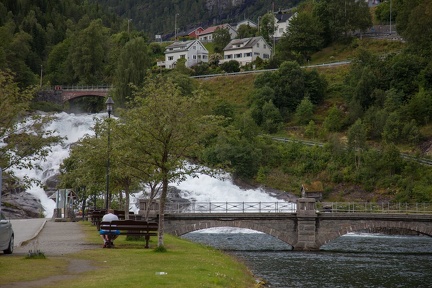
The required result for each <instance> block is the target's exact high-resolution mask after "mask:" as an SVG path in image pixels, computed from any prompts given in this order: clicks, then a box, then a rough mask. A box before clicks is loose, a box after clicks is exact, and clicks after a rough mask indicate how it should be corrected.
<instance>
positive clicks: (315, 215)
mask: <svg viewBox="0 0 432 288" xmlns="http://www.w3.org/2000/svg"><path fill="white" fill-rule="evenodd" d="M386 211H387V210H386ZM414 212H415V211H414ZM428 213H429V214H428ZM164 217H165V232H167V233H170V234H173V235H177V236H180V235H183V234H186V233H189V232H193V231H197V230H201V229H207V228H213V227H237V228H247V229H252V230H256V231H260V232H263V233H266V234H268V235H271V236H273V237H275V238H277V239H279V240H281V241H283V242H286V243H288V244H289V245H291V246H293V248H294V250H318V249H319V248H320V247H321V246H322V245H324V244H326V243H328V242H330V241H332V240H334V239H336V238H338V237H340V236H342V235H344V234H347V233H349V232H354V231H359V230H368V229H376V228H390V229H403V230H412V231H416V232H418V233H421V234H424V235H428V236H432V211H428V212H426V213H425V212H418V211H417V212H415V213H412V214H411V213H401V210H398V211H394V212H391V211H390V210H388V211H387V212H385V211H383V210H381V211H376V212H373V211H370V212H365V211H362V212H360V211H359V212H356V211H345V212H340V211H336V212H335V211H325V212H318V211H317V210H316V205H315V200H314V199H310V198H301V199H299V200H298V202H297V205H296V210H295V211H294V212H282V213H270V212H268V213H263V212H261V213H226V212H225V213H196V212H195V213H168V214H166V215H165V216H164Z"/></svg>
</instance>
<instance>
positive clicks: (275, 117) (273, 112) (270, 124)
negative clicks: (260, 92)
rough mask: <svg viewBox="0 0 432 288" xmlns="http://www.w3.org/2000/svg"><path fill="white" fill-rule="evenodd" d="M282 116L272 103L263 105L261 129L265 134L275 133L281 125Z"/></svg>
mask: <svg viewBox="0 0 432 288" xmlns="http://www.w3.org/2000/svg"><path fill="white" fill-rule="evenodd" d="M282 120H283V119H282V116H281V114H280V111H279V110H278V109H277V108H276V106H275V105H274V104H273V102H272V101H268V102H266V103H264V105H263V106H262V123H261V127H262V128H263V130H264V131H266V132H267V133H276V132H277V131H278V130H279V129H280V128H281V124H282V122H283V121H282Z"/></svg>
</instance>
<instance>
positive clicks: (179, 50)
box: [157, 40, 208, 69]
mask: <svg viewBox="0 0 432 288" xmlns="http://www.w3.org/2000/svg"><path fill="white" fill-rule="evenodd" d="M181 58H183V59H186V63H185V65H186V67H192V66H194V65H196V64H198V63H201V62H208V50H207V49H206V48H205V47H204V45H203V44H202V43H201V42H200V41H199V40H189V41H183V42H174V43H173V44H171V45H169V46H167V47H166V49H165V61H161V62H158V63H157V66H159V67H164V68H168V69H172V68H174V67H175V66H176V63H177V61H178V60H179V59H181Z"/></svg>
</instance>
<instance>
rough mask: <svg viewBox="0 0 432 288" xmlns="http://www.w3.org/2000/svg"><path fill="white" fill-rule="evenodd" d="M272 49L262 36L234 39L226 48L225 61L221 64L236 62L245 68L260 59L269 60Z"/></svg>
mask: <svg viewBox="0 0 432 288" xmlns="http://www.w3.org/2000/svg"><path fill="white" fill-rule="evenodd" d="M271 49H272V48H271V46H270V45H269V44H268V43H267V42H266V41H265V39H264V38H263V37H262V36H258V37H250V38H243V39H234V40H231V42H230V43H228V45H227V46H226V47H225V48H224V50H223V51H224V59H223V60H221V61H220V63H224V62H228V61H230V60H236V61H237V62H239V63H240V66H244V65H246V64H249V63H251V62H253V61H254V60H256V58H258V57H260V58H261V59H263V60H269V59H270V57H271V51H272V50H271Z"/></svg>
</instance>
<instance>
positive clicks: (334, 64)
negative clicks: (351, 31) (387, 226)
mask: <svg viewBox="0 0 432 288" xmlns="http://www.w3.org/2000/svg"><path fill="white" fill-rule="evenodd" d="M350 63H351V61H350V60H344V61H333V62H327V63H322V64H313V65H306V66H300V68H315V67H329V66H338V65H347V64H350ZM277 70H279V69H263V70H250V71H242V72H232V73H219V74H209V75H197V76H191V78H196V79H199V78H212V77H221V76H233V75H244V74H255V73H264V72H274V71H277Z"/></svg>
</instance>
